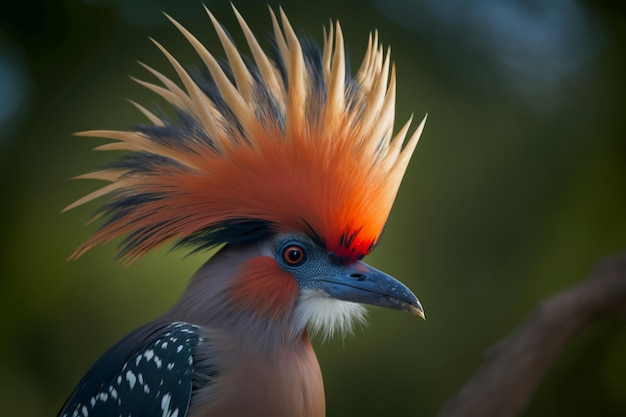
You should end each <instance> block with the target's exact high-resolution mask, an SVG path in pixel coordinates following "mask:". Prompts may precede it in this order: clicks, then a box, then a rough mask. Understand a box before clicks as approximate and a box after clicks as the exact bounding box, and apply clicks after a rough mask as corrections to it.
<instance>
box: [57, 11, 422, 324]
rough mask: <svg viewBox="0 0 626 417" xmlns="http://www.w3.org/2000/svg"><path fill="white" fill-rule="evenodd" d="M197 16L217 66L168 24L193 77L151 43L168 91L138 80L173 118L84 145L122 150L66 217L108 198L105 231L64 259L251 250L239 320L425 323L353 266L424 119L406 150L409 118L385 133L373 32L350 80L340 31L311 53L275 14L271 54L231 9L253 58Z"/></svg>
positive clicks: (390, 119) (242, 260) (383, 81)
mask: <svg viewBox="0 0 626 417" xmlns="http://www.w3.org/2000/svg"><path fill="white" fill-rule="evenodd" d="M207 12H208V10H207ZM270 12H271V10H270ZM208 14H209V17H210V19H211V21H212V23H213V26H214V27H215V30H216V32H217V36H218V37H219V39H220V41H221V43H222V46H223V48H224V51H225V54H226V58H227V61H226V62H227V63H226V64H225V63H223V62H219V61H218V60H216V59H215V58H214V57H213V55H212V54H211V53H210V52H209V51H208V50H206V49H205V47H204V46H203V45H202V44H201V43H200V42H199V41H198V40H197V39H196V38H195V37H194V36H193V35H192V34H191V33H189V32H188V31H187V30H186V29H185V28H184V27H183V26H181V25H180V24H179V23H178V22H176V21H175V20H174V19H172V18H170V20H171V21H172V22H173V24H174V25H176V26H177V27H178V29H179V30H180V31H181V33H182V34H183V35H184V36H185V37H186V38H187V40H188V41H189V42H190V44H191V45H192V47H193V48H194V49H195V50H196V52H197V53H198V55H199V56H200V58H201V59H202V61H203V68H202V69H201V70H197V71H187V70H185V69H184V68H183V67H182V65H181V64H179V63H178V61H177V60H176V59H175V58H174V57H173V56H172V55H171V54H170V53H169V52H168V51H167V50H166V49H165V48H164V47H163V46H161V45H160V44H159V43H157V42H156V41H155V44H156V46H157V47H158V48H159V49H161V51H162V52H163V54H164V55H165V57H166V58H167V60H168V61H169V62H170V64H171V65H172V67H173V68H174V70H175V71H176V73H177V75H178V77H179V79H180V80H179V81H180V82H179V83H177V82H174V81H172V80H170V79H169V78H167V77H165V76H164V75H162V74H161V73H160V72H158V71H157V70H155V69H153V68H151V67H148V66H147V65H144V66H145V67H146V68H147V69H148V71H149V72H151V73H152V75H153V76H154V77H155V78H156V80H157V81H158V82H159V83H160V84H153V83H151V82H146V81H140V80H137V82H139V83H140V84H141V85H143V86H145V87H147V88H148V89H150V90H152V91H153V92H155V93H156V94H158V95H159V96H161V97H162V98H163V99H165V100H166V101H167V102H169V103H170V104H171V105H172V107H173V108H174V110H175V112H176V115H177V116H176V118H175V119H171V118H166V117H164V116H161V115H160V114H157V113H154V112H152V111H150V110H148V109H146V108H145V107H143V106H141V105H139V104H136V103H134V104H135V105H136V107H138V109H139V110H140V111H141V112H142V113H143V114H144V115H145V116H146V117H147V119H148V120H149V123H148V124H144V125H139V126H136V127H135V128H134V129H132V130H129V131H105V130H99V131H89V132H83V133H80V135H82V136H89V137H106V138H110V139H113V140H114V141H115V142H112V143H109V144H106V145H102V146H100V147H99V148H98V149H100V150H125V151H130V152H129V153H128V154H126V155H125V156H123V157H121V158H119V159H118V160H116V161H114V162H113V163H111V164H110V165H109V166H107V167H105V168H104V169H102V170H99V171H96V172H92V173H89V174H86V175H83V176H81V177H80V178H87V179H99V180H105V181H108V182H109V183H110V184H108V185H106V186H104V187H102V188H100V189H99V190H97V191H95V192H93V193H91V194H89V195H87V196H85V197H83V198H81V199H79V200H78V201H76V202H75V203H73V204H72V205H70V206H69V207H68V208H67V209H70V208H73V207H76V206H79V205H82V204H84V203H87V202H89V201H91V200H94V199H96V198H99V197H102V196H107V197H108V200H107V201H106V202H105V203H104V205H103V206H102V208H101V209H100V210H99V211H98V212H97V214H96V216H98V217H104V218H105V220H104V223H103V224H102V226H101V227H100V229H99V230H98V231H97V232H96V233H95V234H94V235H93V236H92V237H91V238H90V239H89V240H87V241H86V242H85V243H83V244H82V245H81V246H80V247H79V248H78V249H77V250H76V252H74V254H73V255H72V257H74V258H76V257H78V256H80V255H81V254H83V253H84V252H85V251H87V250H89V249H90V248H92V247H93V246H95V245H98V244H101V243H106V242H108V241H110V240H112V239H115V238H117V237H120V236H124V239H123V240H122V242H121V244H120V254H121V256H122V258H124V259H125V260H126V261H128V262H132V261H134V260H136V259H137V258H139V257H140V256H142V255H143V254H145V253H146V252H147V251H149V250H151V249H153V248H155V247H157V246H160V245H162V244H164V243H166V242H168V241H174V242H175V244H176V245H177V246H191V247H193V248H194V250H200V249H205V248H209V247H213V246H216V245H225V246H224V248H223V249H222V250H221V252H223V253H224V256H226V255H227V254H228V253H231V254H232V253H238V254H242V253H244V252H245V253H247V254H248V255H247V256H240V257H239V258H237V259H232V256H231V260H232V262H233V263H234V264H236V265H237V267H236V273H233V274H232V279H233V283H232V285H231V286H230V287H229V288H230V290H229V294H230V297H231V301H232V303H233V305H237V306H240V307H241V308H242V309H251V310H255V309H256V310H257V311H263V312H265V313H267V314H268V315H269V316H276V315H280V314H282V312H285V311H290V312H294V313H295V317H296V318H297V320H298V321H301V322H302V323H301V326H300V327H304V326H305V325H307V324H309V325H312V326H313V327H318V328H330V329H331V330H332V329H334V328H337V327H344V324H346V323H348V322H349V321H350V320H351V319H353V318H355V317H357V318H358V317H360V315H361V312H362V308H361V307H360V306H359V304H370V305H376V306H381V307H385V308H392V309H397V310H403V311H407V312H410V313H413V314H417V315H420V316H422V317H423V309H422V307H421V305H420V303H419V301H418V300H417V298H416V297H415V295H413V293H412V292H411V291H410V290H409V289H408V288H407V287H406V286H404V285H403V284H402V283H400V282H399V281H397V280H396V279H394V278H392V277H390V276H389V275H387V274H385V273H383V272H381V271H378V270H376V269H374V268H372V267H371V266H369V265H367V264H365V263H364V262H363V261H362V258H363V257H365V256H366V255H367V254H369V253H370V252H371V251H372V250H373V249H374V247H375V246H376V244H377V243H378V241H379V239H380V236H381V234H382V231H383V228H384V226H385V223H386V221H387V217H388V215H389V212H390V210H391V206H392V204H393V201H394V199H395V196H396V193H397V191H398V188H399V186H400V182H401V180H402V177H403V175H404V172H405V170H406V167H407V165H408V162H409V159H410V156H411V154H412V153H413V150H414V149H415V146H416V144H417V141H418V139H419V136H420V134H421V132H422V129H423V126H424V121H425V119H424V121H422V123H421V124H420V125H419V126H418V128H417V129H416V130H415V131H414V132H413V133H412V134H411V135H410V137H409V139H408V141H406V143H405V139H406V137H407V134H408V131H409V127H410V123H411V121H410V120H409V121H408V122H407V123H406V124H405V125H404V126H403V127H402V128H401V129H400V130H399V131H398V132H397V133H395V134H394V133H393V124H394V106H395V89H396V74H395V68H394V66H393V64H392V63H391V61H390V54H389V52H388V51H387V52H384V50H383V48H382V47H381V46H380V45H379V42H378V37H377V34H376V33H374V34H371V35H370V37H369V42H368V46H367V49H366V53H365V57H364V59H363V62H362V64H361V66H360V68H359V70H358V71H357V72H356V74H355V75H352V74H351V73H350V70H349V68H348V65H347V59H346V56H345V51H344V42H343V35H342V31H341V27H340V25H339V23H336V24H335V25H332V26H331V27H330V28H329V29H328V31H325V32H324V42H323V46H322V48H319V47H318V46H317V45H315V43H314V42H313V41H312V40H310V39H308V38H302V37H298V36H296V34H295V32H294V30H293V29H292V27H291V25H290V23H289V21H288V19H287V17H286V16H285V14H284V13H283V11H282V10H280V14H279V17H276V15H275V14H274V13H273V12H271V18H272V23H273V28H274V33H273V38H272V39H273V42H272V47H273V48H272V49H273V54H272V55H271V56H270V55H269V54H266V52H265V51H264V50H263V49H262V48H261V46H260V45H259V43H258V42H257V40H256V38H255V37H254V35H253V34H252V32H251V30H250V29H249V27H248V25H247V24H246V22H245V21H244V19H243V18H242V17H241V15H240V14H239V13H238V12H237V10H235V14H236V16H237V19H238V20H239V23H240V25H241V28H242V30H243V34H244V36H245V38H246V41H247V44H248V49H249V52H250V55H251V58H250V59H249V58H246V57H244V56H243V55H241V54H240V52H239V51H238V49H237V48H236V46H235V45H234V43H233V40H232V39H231V37H230V36H229V35H228V34H227V33H226V32H225V30H224V29H223V28H222V27H221V25H220V24H219V23H218V22H217V21H216V20H215V18H214V17H213V15H212V14H211V13H210V12H208ZM242 248H244V249H242ZM250 248H253V249H250ZM218 256H219V254H218Z"/></svg>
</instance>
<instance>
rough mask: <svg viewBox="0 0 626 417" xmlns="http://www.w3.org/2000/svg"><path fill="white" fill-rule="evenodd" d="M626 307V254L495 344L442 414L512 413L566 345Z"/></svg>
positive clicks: (488, 416) (505, 416)
mask: <svg viewBox="0 0 626 417" xmlns="http://www.w3.org/2000/svg"><path fill="white" fill-rule="evenodd" d="M625 311H626V252H624V253H621V254H619V255H617V256H612V257H609V258H606V259H604V260H602V261H601V262H600V263H599V264H598V265H597V266H596V268H595V270H594V271H593V272H592V273H591V275H590V276H589V278H588V279H587V280H585V281H583V282H581V283H580V284H577V285H575V286H573V287H571V288H569V289H567V290H565V291H563V292H561V293H559V294H557V295H555V296H553V297H552V298H549V299H547V300H544V301H543V302H540V303H539V305H538V306H537V307H536V308H535V310H534V311H533V312H532V313H531V314H530V316H529V317H528V318H527V319H526V321H525V322H524V323H522V324H521V325H520V326H519V327H518V328H517V330H515V331H514V332H513V333H512V334H511V335H510V336H509V337H508V338H506V339H504V340H502V341H500V342H498V343H497V344H496V345H494V346H492V347H491V348H490V349H489V350H488V351H487V354H486V357H485V360H484V361H483V363H482V365H481V366H480V368H478V370H477V371H476V372H475V373H474V375H472V377H471V379H470V380H469V381H468V382H467V383H466V384H465V386H464V387H463V388H462V389H461V390H460V391H459V392H458V393H457V394H456V396H454V397H453V398H452V399H451V400H450V401H448V403H446V404H445V405H444V406H443V408H442V409H441V410H440V411H439V417H461V416H462V417H492V416H493V417H496V416H497V417H513V416H515V415H517V414H519V413H520V411H521V410H522V409H523V407H524V405H525V404H526V403H527V402H528V400H529V399H530V397H531V396H532V394H533V392H534V390H535V388H536V387H537V385H538V384H539V382H540V380H541V378H542V377H543V375H544V374H545V372H546V370H547V369H548V367H549V366H550V364H551V363H552V362H553V360H554V359H555V358H556V357H557V356H558V355H559V353H560V352H561V351H562V350H563V348H564V347H565V346H566V345H567V343H568V342H569V341H570V340H571V339H572V338H573V337H574V336H576V335H577V334H578V333H579V332H580V331H581V330H582V329H584V328H585V327H587V326H589V325H590V324H591V323H593V322H594V321H596V320H598V319H600V318H603V317H606V316H609V315H613V314H621V313H624V312H625Z"/></svg>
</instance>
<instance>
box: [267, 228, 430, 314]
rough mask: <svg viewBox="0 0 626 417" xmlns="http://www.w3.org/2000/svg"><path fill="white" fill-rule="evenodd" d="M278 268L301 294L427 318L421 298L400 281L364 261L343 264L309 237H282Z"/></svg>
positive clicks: (276, 253)
mask: <svg viewBox="0 0 626 417" xmlns="http://www.w3.org/2000/svg"><path fill="white" fill-rule="evenodd" d="M274 256H275V258H276V260H277V262H278V264H279V265H280V266H281V267H282V268H283V269H284V270H285V271H287V272H289V273H290V274H292V275H293V277H294V278H295V279H296V281H297V282H298V285H299V286H300V289H301V290H309V289H311V290H319V291H323V292H324V293H326V294H327V295H328V296H330V297H332V298H335V299H338V300H344V301H351V302H356V303H361V304H369V305H374V306H379V307H384V308H390V309H394V310H402V311H407V312H409V313H412V314H416V315H418V316H421V317H424V310H423V309H422V306H421V304H420V302H419V300H418V299H417V297H416V296H415V295H414V294H413V293H412V292H411V290H409V289H408V288H407V287H406V286H405V285H404V284H402V283H401V282H400V281H398V280H397V279H395V278H393V277H391V276H389V275H387V274H385V273H384V272H381V271H378V270H376V269H374V268H372V267H371V266H369V265H367V264H365V263H364V262H361V261H355V262H350V263H342V262H341V260H340V259H339V258H338V257H337V256H336V255H335V254H333V253H329V252H328V251H327V250H326V249H325V248H323V247H322V246H320V245H318V244H316V243H315V242H314V241H313V240H312V239H310V238H309V237H308V236H306V235H301V234H280V235H278V236H277V238H276V241H275V245H274Z"/></svg>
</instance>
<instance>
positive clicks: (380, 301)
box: [316, 261, 425, 318]
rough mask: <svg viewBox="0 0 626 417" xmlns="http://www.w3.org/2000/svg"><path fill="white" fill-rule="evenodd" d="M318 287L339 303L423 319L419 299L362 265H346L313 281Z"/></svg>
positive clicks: (402, 287)
mask: <svg viewBox="0 0 626 417" xmlns="http://www.w3.org/2000/svg"><path fill="white" fill-rule="evenodd" d="M316 281H318V282H319V283H320V284H321V288H322V289H323V290H324V291H326V292H327V293H328V294H329V295H330V296H331V297H333V298H336V299H338V300H344V301H352V302H355V303H361V304H369V305H373V306H378V307H383V308H389V309H393V310H401V311H406V312H409V313H411V314H415V315H417V316H420V317H421V318H425V317H424V309H423V308H422V305H421V304H420V302H419V300H418V299H417V297H416V296H415V294H413V292H411V290H409V289H408V288H407V287H406V286H405V285H404V284H403V283H401V282H400V281H398V280H397V279H395V278H393V277H392V276H390V275H387V274H385V273H384V272H382V271H379V270H377V269H375V268H372V267H371V266H369V265H367V264H366V263H364V262H361V261H356V262H353V263H351V264H348V265H346V266H345V267H344V268H343V271H342V272H341V273H339V274H337V275H335V276H332V277H324V278H318V279H316Z"/></svg>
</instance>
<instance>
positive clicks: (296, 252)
mask: <svg viewBox="0 0 626 417" xmlns="http://www.w3.org/2000/svg"><path fill="white" fill-rule="evenodd" d="M283 259H284V260H285V262H286V263H287V264H288V265H291V266H297V265H300V264H301V263H302V262H304V260H305V259H306V254H305V252H304V249H303V248H302V246H299V245H289V246H287V247H286V248H285V249H284V250H283Z"/></svg>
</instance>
